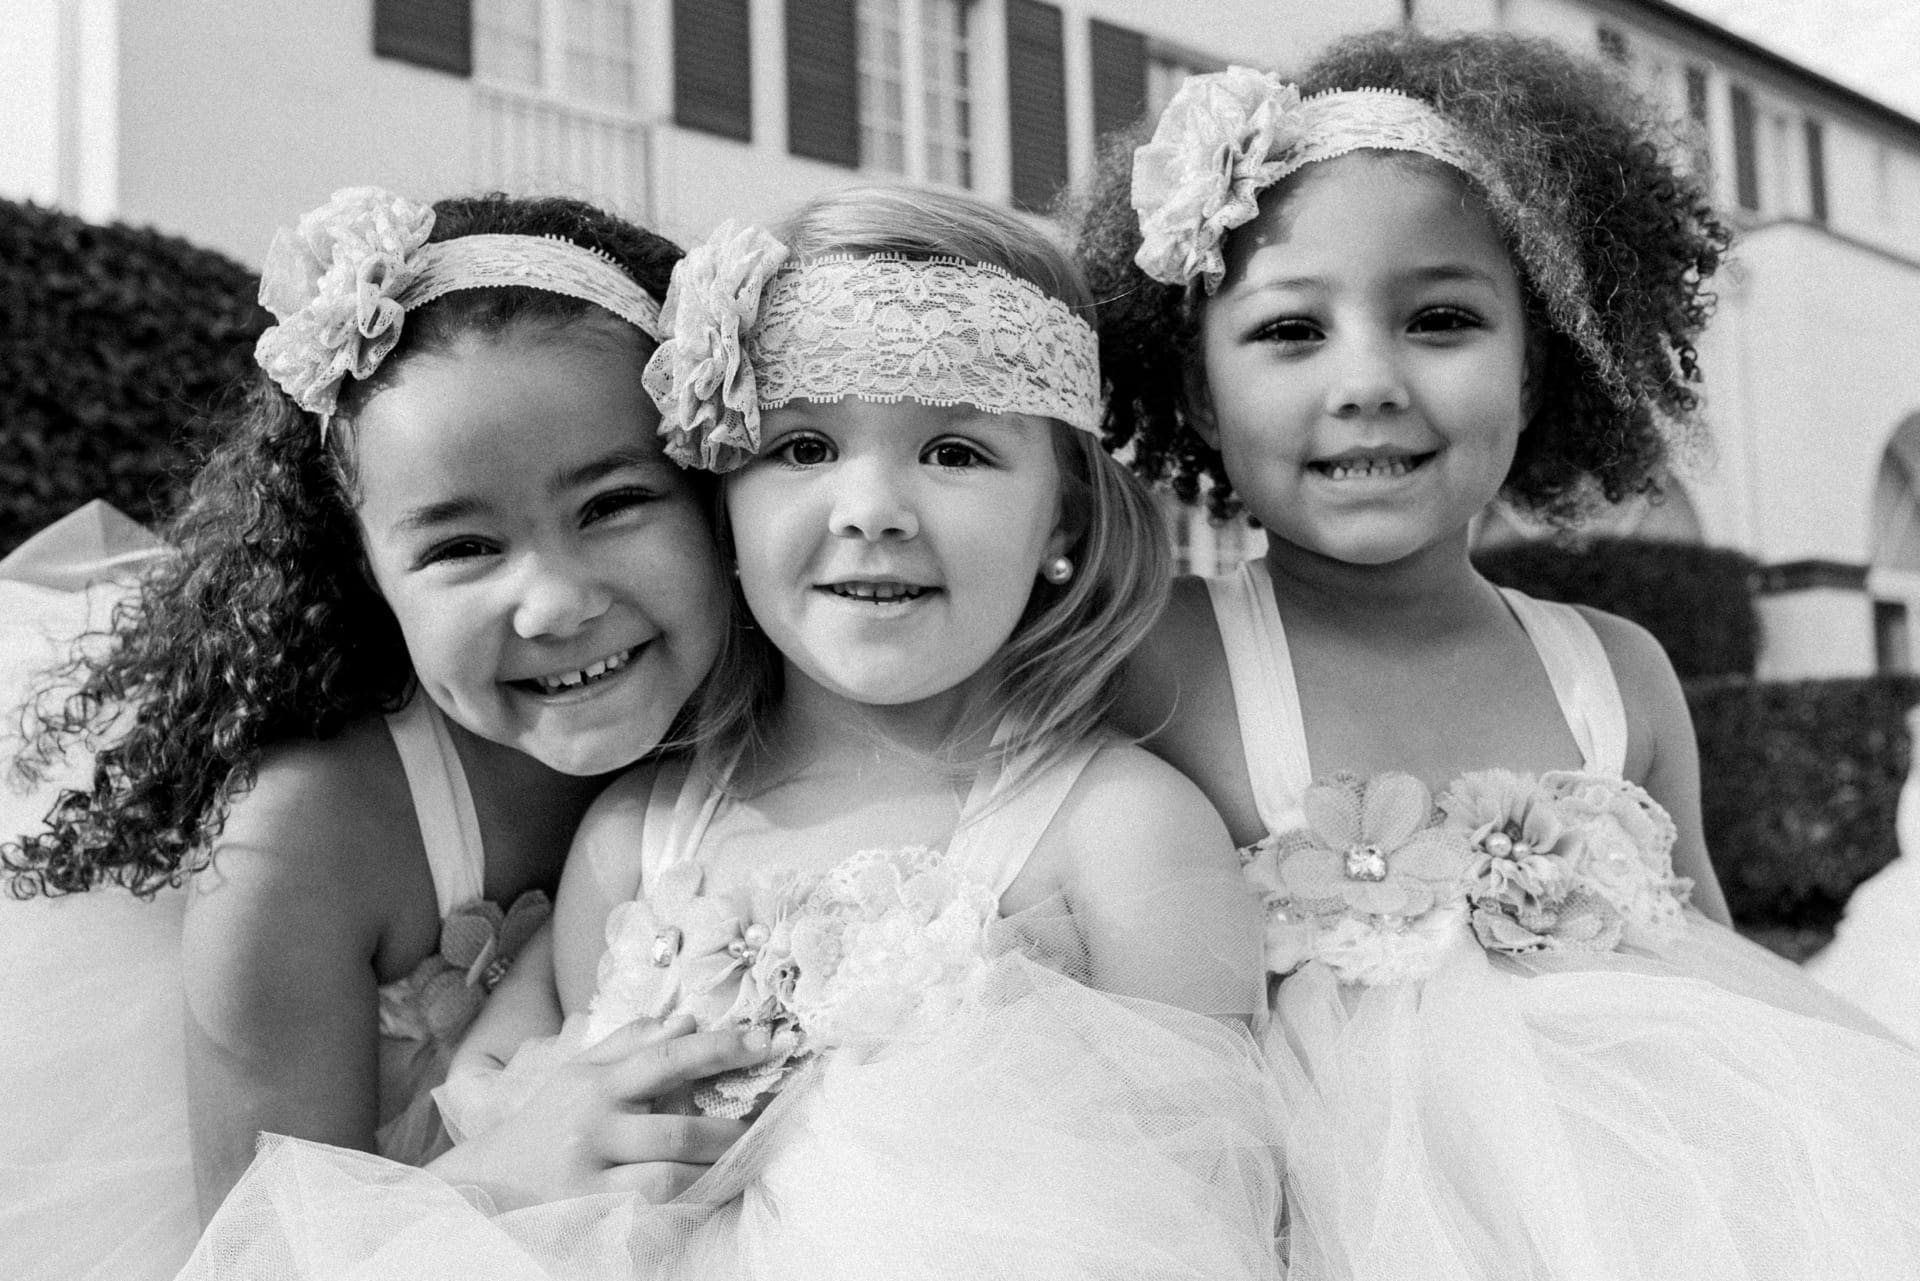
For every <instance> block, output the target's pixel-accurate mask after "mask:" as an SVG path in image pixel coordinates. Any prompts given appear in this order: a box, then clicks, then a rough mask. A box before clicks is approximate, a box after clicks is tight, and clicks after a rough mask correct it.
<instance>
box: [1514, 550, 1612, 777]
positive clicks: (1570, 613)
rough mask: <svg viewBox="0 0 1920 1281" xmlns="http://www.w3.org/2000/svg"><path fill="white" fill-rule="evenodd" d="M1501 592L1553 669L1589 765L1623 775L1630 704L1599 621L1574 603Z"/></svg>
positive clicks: (1550, 674) (1563, 709)
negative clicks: (1622, 692)
mask: <svg viewBox="0 0 1920 1281" xmlns="http://www.w3.org/2000/svg"><path fill="white" fill-rule="evenodd" d="M1500 590H1501V594H1502V595H1504V596H1505V597H1506V599H1507V605H1508V606H1509V607H1510V608H1511V609H1512V610H1513V612H1514V616H1515V617H1517V618H1518V619H1519V620H1520V625H1521V626H1522V627H1524V628H1526V629H1527V637H1528V639H1530V640H1531V641H1532V642H1533V648H1534V651H1535V652H1536V653H1538V654H1539V655H1540V664H1541V666H1543V667H1545V668H1546V669H1547V680H1548V681H1549V682H1551V683H1552V685H1553V695H1554V698H1555V699H1557V700H1558V701H1559V703H1560V714H1561V715H1562V716H1564V717H1565V718H1566V721H1567V728H1568V729H1569V730H1571V731H1572V732H1573V741H1574V742H1575V743H1576V744H1577V745H1578V746H1579V748H1580V754H1581V756H1582V757H1584V758H1585V760H1586V768H1587V769H1588V770H1591V771H1592V772H1594V773H1597V774H1611V775H1619V774H1620V773H1621V772H1622V771H1623V770H1625V768H1626V764H1627V708H1626V704H1625V703H1624V702H1622V701H1621V698H1620V685H1619V682H1617V681H1616V680H1614V678H1613V664H1612V663H1610V662H1608V661H1607V651H1606V649H1605V648H1604V647H1603V646H1602V645H1601V644H1600V638H1599V637H1598V636H1596V635H1595V634H1594V631H1593V625H1592V624H1591V623H1589V622H1587V620H1586V618H1585V616H1584V615H1582V614H1581V613H1580V611H1579V610H1577V609H1575V608H1574V607H1573V606H1571V605H1563V604H1559V603H1557V602H1554V601H1544V600H1535V599H1534V598H1533V597H1531V596H1527V595H1524V594H1522V593H1520V592H1517V591H1514V590H1513V589H1512V588H1507V587H1503V588H1501V589H1500Z"/></svg>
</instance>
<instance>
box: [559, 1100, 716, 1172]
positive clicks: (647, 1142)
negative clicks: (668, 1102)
mask: <svg viewBox="0 0 1920 1281" xmlns="http://www.w3.org/2000/svg"><path fill="white" fill-rule="evenodd" d="M746 1132H747V1122H745V1121H728V1120H724V1119H722V1118H720V1117H717V1116H681V1115H678V1114H675V1113H666V1112H634V1113H629V1114H627V1115H625V1116H615V1117H609V1118H607V1120H606V1121H605V1122H604V1123H603V1124H602V1125H601V1127H600V1129H599V1131H598V1133H597V1134H596V1135H595V1146H596V1147H597V1148H598V1149H599V1155H600V1159H601V1160H603V1161H605V1162H606V1163H607V1164H608V1165H610V1166H616V1165H658V1164H669V1165H698V1166H708V1165H712V1164H713V1163H714V1162H715V1161H717V1160H719V1159H720V1157H721V1154H723V1153H724V1152H725V1151H726V1150H727V1149H728V1148H730V1147H732V1146H733V1145H734V1143H735V1142H736V1141H737V1140H738V1139H739V1138H740V1136H741V1135H743V1134H745V1133H746Z"/></svg>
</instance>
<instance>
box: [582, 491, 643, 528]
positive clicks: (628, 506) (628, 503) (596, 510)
mask: <svg viewBox="0 0 1920 1281" xmlns="http://www.w3.org/2000/svg"><path fill="white" fill-rule="evenodd" d="M655 497H656V495H655V494H654V493H653V491H652V490H649V489H610V490H608V491H607V492H606V493H604V494H595V495H594V496H593V497H592V498H591V499H590V500H588V502H587V507H586V512H585V514H584V515H585V520H586V523H588V524H593V523H594V522H595V521H602V520H605V519H607V518H608V517H609V516H618V515H619V514H620V513H621V512H624V511H630V510H632V509H633V508H635V507H641V506H644V505H646V504H647V503H650V502H652V501H653V500H654V498H655Z"/></svg>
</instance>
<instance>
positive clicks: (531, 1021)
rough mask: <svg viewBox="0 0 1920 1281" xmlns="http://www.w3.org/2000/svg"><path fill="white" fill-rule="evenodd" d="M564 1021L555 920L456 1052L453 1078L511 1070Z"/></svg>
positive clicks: (450, 1069) (530, 944)
mask: <svg viewBox="0 0 1920 1281" xmlns="http://www.w3.org/2000/svg"><path fill="white" fill-rule="evenodd" d="M560 1019H561V1015H560V997H559V994H558V993H556V992H555V991H554V987H553V922H552V921H548V922H547V923H546V924H545V925H542V926H541V927H540V929H539V931H538V932H537V933H535V934H534V936H533V937H532V938H530V939H528V940H527V942H526V945H525V946H524V947H522V948H521V949H520V955H519V956H517V957H515V958H514V961H513V965H512V967H511V968H510V969H508V970H507V974H506V977H505V978H503V979H501V980H500V983H499V985H498V986H496V987H495V988H494V989H493V991H492V992H490V993H488V995H487V1003H486V1005H484V1006H483V1007H481V1010H480V1015H479V1017H478V1018H476V1019H474V1021H473V1026H472V1027H470V1028H468V1029H467V1034H466V1036H465V1037H464V1038H463V1039H462V1040H461V1042H460V1048H459V1049H458V1050H456V1051H454V1055H453V1061H452V1062H451V1063H450V1064H448V1066H447V1079H448V1080H452V1079H453V1078H455V1077H458V1076H465V1075H467V1074H469V1073H473V1072H484V1071H487V1070H489V1069H493V1068H503V1067H505V1066H506V1065H507V1060H508V1059H511V1058H512V1057H513V1052H514V1051H515V1050H517V1049H519V1048H520V1047H521V1046H522V1045H524V1044H525V1043H526V1042H528V1041H531V1040H533V1039H534V1038H535V1037H539V1036H552V1035H553V1034H554V1033H556V1032H558V1031H559V1030H560Z"/></svg>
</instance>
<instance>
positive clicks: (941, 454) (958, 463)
mask: <svg viewBox="0 0 1920 1281" xmlns="http://www.w3.org/2000/svg"><path fill="white" fill-rule="evenodd" d="M925 461H927V462H930V463H932V464H933V465H934V466H936V467H950V468H954V469H955V470H959V469H963V468H967V467H978V466H980V465H981V464H982V463H984V462H986V461H987V458H986V455H985V454H982V453H981V452H980V451H979V450H978V449H976V448H975V447H974V446H972V445H969V444H967V443H966V442H965V441H960V440H942V441H938V442H936V443H935V444H934V446H933V447H932V448H931V449H929V450H927V452H926V455H925Z"/></svg>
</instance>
